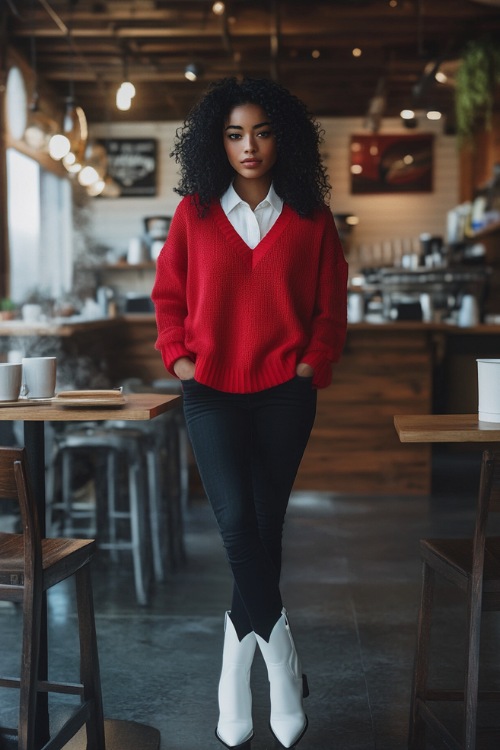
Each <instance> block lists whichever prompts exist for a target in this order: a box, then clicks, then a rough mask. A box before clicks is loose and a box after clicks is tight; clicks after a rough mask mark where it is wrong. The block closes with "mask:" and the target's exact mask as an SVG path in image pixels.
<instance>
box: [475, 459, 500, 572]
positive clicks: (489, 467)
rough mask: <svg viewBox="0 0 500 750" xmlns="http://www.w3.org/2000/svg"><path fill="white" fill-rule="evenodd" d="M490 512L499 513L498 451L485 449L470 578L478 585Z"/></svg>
mask: <svg viewBox="0 0 500 750" xmlns="http://www.w3.org/2000/svg"><path fill="white" fill-rule="evenodd" d="M490 513H500V452H499V451H489V450H485V451H484V453H483V458H482V462H481V477H480V481H479V497H478V503H477V513H476V526H475V530H474V545H473V561H472V578H473V579H475V580H476V582H477V584H478V585H479V582H480V581H482V575H483V566H484V551H485V546H486V544H487V536H486V534H487V528H488V517H489V514H490Z"/></svg>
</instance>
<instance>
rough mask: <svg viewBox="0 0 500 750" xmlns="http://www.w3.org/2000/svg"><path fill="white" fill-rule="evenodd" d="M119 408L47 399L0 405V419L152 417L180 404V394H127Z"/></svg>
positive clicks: (73, 419)
mask: <svg viewBox="0 0 500 750" xmlns="http://www.w3.org/2000/svg"><path fill="white" fill-rule="evenodd" d="M125 399H126V403H125V404H124V405H123V406H120V407H101V406H99V407H97V408H89V407H68V406H61V405H60V404H55V403H50V402H45V403H40V404H32V403H30V404H23V405H19V406H2V407H0V420H5V421H10V422H12V421H25V422H90V421H92V422H94V421H103V420H108V419H120V420H127V421H131V420H137V421H138V420H149V419H153V418H154V417H157V416H159V415H160V414H164V413H165V412H167V411H170V409H174V408H175V407H176V406H179V405H180V403H181V400H182V399H181V397H180V396H179V395H177V394H167V393H127V394H126V395H125Z"/></svg>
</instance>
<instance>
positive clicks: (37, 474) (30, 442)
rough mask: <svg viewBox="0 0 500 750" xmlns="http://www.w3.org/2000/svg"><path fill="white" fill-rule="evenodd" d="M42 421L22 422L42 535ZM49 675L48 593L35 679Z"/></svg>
mask: <svg viewBox="0 0 500 750" xmlns="http://www.w3.org/2000/svg"><path fill="white" fill-rule="evenodd" d="M44 427H45V425H44V422H24V445H25V447H26V451H27V454H28V461H29V466H30V471H31V481H32V484H33V491H34V493H35V499H36V506H37V512H38V523H39V525H40V530H41V534H42V537H44V536H45V431H44ZM47 678H48V643H47V596H46V595H45V594H44V595H43V597H42V618H41V622H40V655H39V661H38V679H39V680H47ZM49 737H50V731H49V696H48V694H47V693H38V696H37V703H36V729H35V742H36V746H37V748H39V747H43V746H44V745H45V744H46V742H47V741H48V740H49Z"/></svg>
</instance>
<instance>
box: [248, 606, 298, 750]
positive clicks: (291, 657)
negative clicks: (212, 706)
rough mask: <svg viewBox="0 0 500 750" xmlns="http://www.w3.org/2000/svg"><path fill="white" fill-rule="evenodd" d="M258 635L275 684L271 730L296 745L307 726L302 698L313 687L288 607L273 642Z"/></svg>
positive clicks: (280, 739) (286, 743)
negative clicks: (302, 662) (305, 673)
mask: <svg viewBox="0 0 500 750" xmlns="http://www.w3.org/2000/svg"><path fill="white" fill-rule="evenodd" d="M256 638H257V643H258V644H259V648H260V650H261V652H262V656H263V657H264V661H265V662H266V666H267V674H268V677H269V683H270V686H271V722H270V725H271V731H272V733H273V734H274V736H275V737H276V739H277V740H278V742H279V743H280V744H281V745H282V747H285V748H290V747H294V745H295V744H296V743H297V742H298V741H299V740H300V739H301V737H302V736H303V734H304V733H305V731H306V729H307V716H306V715H305V713H304V708H303V706H302V698H303V697H307V695H308V694H309V690H308V689H307V681H306V679H305V677H304V676H303V675H302V669H301V666H300V661H299V657H298V655H297V651H296V649H295V644H294V642H293V638H292V633H291V631H290V625H289V623H288V618H287V613H286V610H285V609H283V610H282V611H281V617H280V619H279V620H278V622H277V623H276V625H275V626H274V628H273V631H272V633H271V636H270V638H269V643H267V641H265V640H264V639H263V638H262V637H261V636H260V635H256Z"/></svg>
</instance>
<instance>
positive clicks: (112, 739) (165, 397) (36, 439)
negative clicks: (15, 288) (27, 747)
mask: <svg viewBox="0 0 500 750" xmlns="http://www.w3.org/2000/svg"><path fill="white" fill-rule="evenodd" d="M180 402H181V397H180V396H179V395H176V394H172V395H170V394H164V393H132V394H127V395H126V403H125V405H123V406H121V407H120V408H116V407H105V408H103V407H99V408H68V407H62V406H60V405H58V404H57V405H56V404H54V403H50V402H49V403H47V402H40V403H39V404H33V403H29V404H28V403H26V404H24V403H23V405H19V406H4V407H0V420H4V421H10V422H14V421H22V422H23V427H24V444H25V446H26V450H27V452H28V459H29V463H30V469H31V474H32V479H33V487H34V491H35V497H36V502H37V509H38V518H39V521H40V525H41V528H42V535H45V440H44V424H45V422H89V421H94V422H95V421H106V420H108V419H111V420H113V419H120V420H126V421H144V420H150V419H154V418H155V417H157V416H159V415H160V414H164V413H165V412H167V411H169V410H170V409H173V408H175V407H177V406H179V405H180ZM47 671H48V664H47V608H46V602H44V605H43V609H42V627H41V640H40V669H39V678H40V679H41V680H46V679H47ZM48 716H49V715H48V694H47V693H45V694H44V693H40V694H39V697H38V709H37V730H36V735H37V736H36V741H37V743H38V745H39V746H40V747H41V746H43V745H44V744H45V743H46V741H47V739H48V737H49V727H48ZM105 732H106V748H107V750H127V749H128V748H130V750H138V748H141V750H157V749H158V748H159V745H160V733H159V732H158V730H157V729H153V728H152V727H148V726H146V725H144V724H137V723H136V722H127V721H116V720H106V722H105ZM67 747H68V748H70V749H71V750H84V748H85V747H86V737H85V728H82V730H81V731H80V732H79V733H78V735H77V736H76V738H75V739H74V740H73V741H72V742H70V743H69V745H68V746H67Z"/></svg>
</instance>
